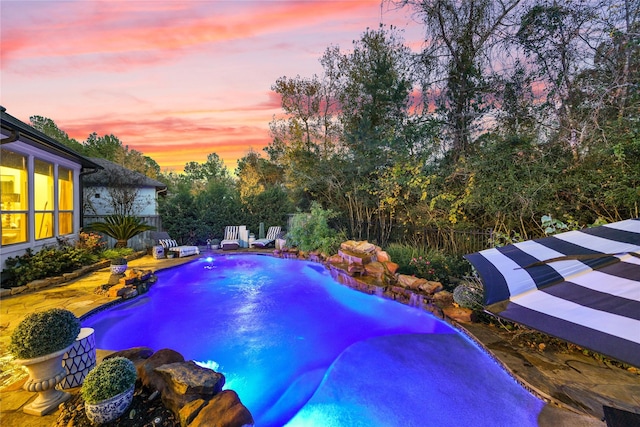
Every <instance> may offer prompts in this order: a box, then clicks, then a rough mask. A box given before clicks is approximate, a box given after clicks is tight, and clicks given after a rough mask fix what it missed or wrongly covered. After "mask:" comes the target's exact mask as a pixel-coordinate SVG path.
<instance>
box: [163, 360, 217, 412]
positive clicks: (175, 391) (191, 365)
mask: <svg viewBox="0 0 640 427" xmlns="http://www.w3.org/2000/svg"><path fill="white" fill-rule="evenodd" d="M155 371H156V372H157V373H158V374H159V375H160V376H161V377H162V379H163V380H164V382H165V383H166V385H167V387H165V389H164V391H162V403H164V404H165V406H166V407H167V408H169V409H171V410H172V411H173V413H174V414H179V413H180V409H181V408H182V407H183V406H185V405H186V404H187V403H189V402H191V401H193V400H198V399H204V400H210V399H211V398H212V397H214V396H215V395H216V394H218V393H220V392H221V391H222V387H223V386H224V383H225V378H224V375H222V374H221V373H219V372H215V371H213V370H211V369H207V368H203V367H201V366H198V365H197V364H196V363H195V362H193V361H189V362H176V363H169V364H166V365H162V366H158V367H157V368H155Z"/></svg>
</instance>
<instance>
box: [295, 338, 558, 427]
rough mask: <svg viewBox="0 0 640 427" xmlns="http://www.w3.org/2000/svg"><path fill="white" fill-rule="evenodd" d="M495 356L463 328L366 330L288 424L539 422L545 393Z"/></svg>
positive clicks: (352, 424) (508, 423)
mask: <svg viewBox="0 0 640 427" xmlns="http://www.w3.org/2000/svg"><path fill="white" fill-rule="evenodd" d="M372 353H374V354H377V357H376V358H375V359H374V358H371V357H368V356H367V354H372ZM451 354H456V355H457V357H456V358H452V357H448V355H451ZM494 360H495V358H493V357H490V358H489V359H487V354H486V353H485V352H484V351H483V350H481V349H480V348H478V347H477V346H476V345H475V344H474V342H473V341H470V340H468V339H467V337H466V336H464V335H461V334H436V335H432V334H398V335H387V336H381V337H375V338H370V339H368V340H364V341H361V342H358V343H355V344H353V345H352V346H350V347H349V348H347V349H346V350H345V351H344V352H343V353H342V354H340V356H339V357H338V358H337V359H336V361H335V362H334V363H333V364H332V365H331V366H330V368H329V369H328V370H327V374H326V375H325V378H324V379H323V381H322V383H321V384H320V385H319V386H318V389H317V390H316V392H315V393H314V394H313V396H312V397H311V398H310V399H309V400H308V401H307V403H306V404H305V405H304V406H303V407H302V408H301V409H300V411H298V413H297V414H296V415H295V416H294V417H293V418H292V419H291V420H290V421H289V423H288V424H286V425H287V426H288V427H296V426H314V425H318V426H320V425H322V426H326V427H331V426H343V425H349V426H371V425H376V426H397V425H403V426H421V425H425V422H427V424H426V425H460V426H468V425H486V424H487V421H488V420H492V421H491V422H490V424H491V425H520V426H527V425H530V426H535V425H538V424H537V418H538V415H539V414H540V412H541V411H542V409H543V408H544V406H545V405H546V403H545V401H544V400H542V399H541V398H539V397H538V396H536V395H535V394H534V393H532V392H530V391H529V390H528V389H525V388H523V387H522V386H521V384H520V383H519V382H518V381H516V380H515V378H514V377H513V376H512V375H511V374H510V373H509V372H507V371H505V370H504V369H503V367H502V365H501V364H496V363H493V361H494ZM487 362H488V363H487ZM452 374H453V375H452ZM389 377H391V378H389ZM381 378H382V381H381V380H380V379H381ZM390 379H391V383H393V384H394V385H396V386H395V387H391V388H387V389H385V388H382V387H380V384H381V383H388V382H390ZM452 414H456V417H455V421H452V417H451V416H452ZM319 420H321V421H319ZM427 420H428V421H427ZM319 422H321V424H318V423H319Z"/></svg>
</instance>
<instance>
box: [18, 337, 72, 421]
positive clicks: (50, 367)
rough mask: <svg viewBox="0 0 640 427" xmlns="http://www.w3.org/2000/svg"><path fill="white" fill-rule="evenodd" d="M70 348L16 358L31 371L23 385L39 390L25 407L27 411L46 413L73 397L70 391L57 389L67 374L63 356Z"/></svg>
mask: <svg viewBox="0 0 640 427" xmlns="http://www.w3.org/2000/svg"><path fill="white" fill-rule="evenodd" d="M70 348H71V346H69V347H67V348H63V349H62V350H58V351H56V352H54V353H50V354H45V355H44V356H40V357H35V358H33V359H16V363H19V364H21V365H23V366H25V367H26V368H27V370H28V371H29V379H28V380H27V382H26V383H25V384H24V385H23V386H22V387H23V388H24V389H25V390H27V391H31V392H38V396H37V397H36V399H35V400H34V401H33V402H31V403H30V404H28V405H26V406H25V407H24V408H23V411H24V412H25V413H27V414H30V415H38V416H43V415H46V414H48V413H50V412H52V411H54V410H56V409H58V405H60V404H61V403H62V402H65V401H67V399H69V398H70V397H71V395H70V394H69V393H65V392H63V391H60V390H56V384H58V382H60V380H62V378H64V376H65V375H66V374H67V371H65V369H64V368H63V367H62V358H63V356H64V354H65V353H66V352H67V351H68V350H69V349H70Z"/></svg>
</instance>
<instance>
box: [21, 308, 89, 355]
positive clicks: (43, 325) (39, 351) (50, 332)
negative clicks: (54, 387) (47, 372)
mask: <svg viewBox="0 0 640 427" xmlns="http://www.w3.org/2000/svg"><path fill="white" fill-rule="evenodd" d="M79 333H80V320H79V319H78V318H77V317H76V316H75V315H74V314H73V313H72V312H70V311H68V310H63V309H60V308H53V309H50V310H47V311H43V312H37V313H31V314H29V315H27V317H25V318H24V319H23V320H22V321H21V322H20V323H19V324H18V326H17V327H16V329H14V331H13V332H12V333H11V343H10V344H9V352H11V354H13V355H14V356H15V357H16V358H18V359H34V358H36V357H40V356H44V355H45V354H50V353H55V352H56V351H59V350H62V349H64V348H67V347H69V346H70V345H71V344H73V342H74V341H75V340H76V338H77V337H78V334H79Z"/></svg>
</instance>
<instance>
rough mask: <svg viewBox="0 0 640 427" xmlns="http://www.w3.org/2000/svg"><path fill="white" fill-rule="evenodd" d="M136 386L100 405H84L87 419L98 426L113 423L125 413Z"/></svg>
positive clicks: (99, 403)
mask: <svg viewBox="0 0 640 427" xmlns="http://www.w3.org/2000/svg"><path fill="white" fill-rule="evenodd" d="M134 390H135V386H132V387H131V388H130V389H129V390H127V391H125V392H123V393H120V394H118V395H115V396H113V397H112V398H110V399H107V400H103V401H102V402H98V403H87V402H85V403H84V411H85V413H86V414H87V418H89V419H90V420H91V421H93V422H94V423H96V424H104V423H108V422H109V421H113V420H115V419H116V418H118V417H120V416H121V415H122V414H124V413H125V411H126V410H127V408H128V407H129V405H131V401H132V400H133V392H134Z"/></svg>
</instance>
